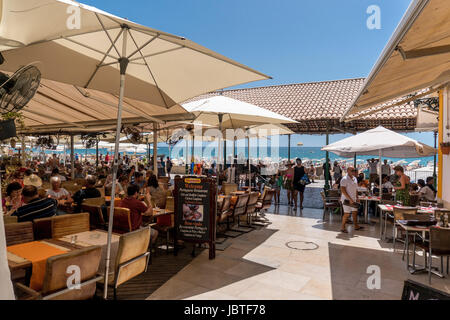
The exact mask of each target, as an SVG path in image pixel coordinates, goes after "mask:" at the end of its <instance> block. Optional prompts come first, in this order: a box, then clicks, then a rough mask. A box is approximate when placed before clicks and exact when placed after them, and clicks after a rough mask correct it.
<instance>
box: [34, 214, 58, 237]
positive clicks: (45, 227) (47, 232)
mask: <svg viewBox="0 0 450 320" xmlns="http://www.w3.org/2000/svg"><path fill="white" fill-rule="evenodd" d="M52 221H53V217H49V218H42V219H36V220H34V221H33V231H34V239H35V240H44V239H51V238H52Z"/></svg>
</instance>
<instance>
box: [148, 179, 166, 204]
mask: <svg viewBox="0 0 450 320" xmlns="http://www.w3.org/2000/svg"><path fill="white" fill-rule="evenodd" d="M148 190H149V191H150V194H151V196H152V198H153V200H154V201H155V206H156V207H157V208H165V207H166V198H167V191H165V190H164V189H163V188H161V187H160V186H159V183H158V178H156V176H155V175H152V176H151V177H150V178H149V179H148Z"/></svg>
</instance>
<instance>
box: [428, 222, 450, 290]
mask: <svg viewBox="0 0 450 320" xmlns="http://www.w3.org/2000/svg"><path fill="white" fill-rule="evenodd" d="M424 244H425V245H424V246H423V249H425V250H426V253H427V254H428V266H427V267H428V282H429V284H431V269H432V268H433V255H434V256H437V257H439V258H440V259H441V273H442V274H443V273H444V257H447V274H449V272H448V271H449V257H450V229H444V228H437V227H432V228H430V240H429V241H428V242H424Z"/></svg>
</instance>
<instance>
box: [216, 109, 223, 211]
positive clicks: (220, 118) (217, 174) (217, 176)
mask: <svg viewBox="0 0 450 320" xmlns="http://www.w3.org/2000/svg"><path fill="white" fill-rule="evenodd" d="M218 116H219V132H220V135H221V133H222V120H223V114H221V113H219V114H218ZM220 135H219V146H218V148H219V151H218V157H217V159H220V143H221V141H220V140H221V139H220V137H221V136H220ZM216 178H217V188H216V204H217V202H218V201H219V183H220V175H219V168H218V166H217V167H216ZM217 215H218V208H217V205H216V217H217Z"/></svg>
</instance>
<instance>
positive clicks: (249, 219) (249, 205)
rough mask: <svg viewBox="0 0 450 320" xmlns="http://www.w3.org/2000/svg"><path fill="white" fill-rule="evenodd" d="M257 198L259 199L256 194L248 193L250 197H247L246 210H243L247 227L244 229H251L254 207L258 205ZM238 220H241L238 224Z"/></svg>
mask: <svg viewBox="0 0 450 320" xmlns="http://www.w3.org/2000/svg"><path fill="white" fill-rule="evenodd" d="M258 198H259V193H258V192H252V193H250V196H249V198H248V202H247V208H246V210H245V215H246V216H247V225H246V226H245V227H251V225H252V218H253V215H254V214H255V212H256V205H257V203H258ZM240 220H241V219H239V222H240Z"/></svg>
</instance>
